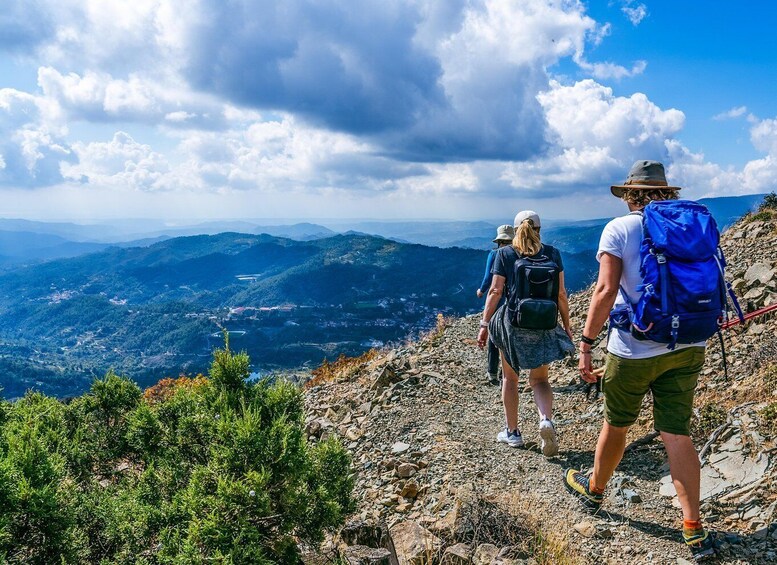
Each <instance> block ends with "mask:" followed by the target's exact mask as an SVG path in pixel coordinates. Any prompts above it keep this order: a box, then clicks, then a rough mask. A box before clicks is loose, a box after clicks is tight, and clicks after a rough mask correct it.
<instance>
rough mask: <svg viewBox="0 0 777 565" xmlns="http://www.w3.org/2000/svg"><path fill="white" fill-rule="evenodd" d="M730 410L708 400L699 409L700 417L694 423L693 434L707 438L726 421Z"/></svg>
mask: <svg viewBox="0 0 777 565" xmlns="http://www.w3.org/2000/svg"><path fill="white" fill-rule="evenodd" d="M727 417H728V412H726V409H725V408H723V407H722V406H720V405H719V404H717V403H715V402H708V403H706V404H704V405H703V406H702V407H701V408H700V409H699V414H698V417H697V418H696V419H695V420H694V421H693V423H692V430H693V432H694V433H693V435H694V436H696V437H698V438H706V437H707V436H709V435H710V434H711V433H712V432H713V431H715V429H716V428H718V427H719V426H721V425H722V424H724V423H725V422H726V418H727Z"/></svg>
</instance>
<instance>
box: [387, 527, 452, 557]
mask: <svg viewBox="0 0 777 565" xmlns="http://www.w3.org/2000/svg"><path fill="white" fill-rule="evenodd" d="M389 533H390V534H391V540H392V541H393V543H394V550H395V551H396V555H397V562H398V565H426V564H427V563H431V561H432V556H433V555H434V554H435V553H436V552H437V550H438V549H439V548H440V546H441V545H442V541H441V540H440V538H438V537H437V536H435V535H434V534H433V533H432V532H430V531H429V530H427V529H425V528H423V527H422V526H420V525H419V524H417V523H416V522H410V521H408V522H399V523H398V524H395V525H394V526H392V527H391V529H390V530H389Z"/></svg>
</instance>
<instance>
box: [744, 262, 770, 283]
mask: <svg viewBox="0 0 777 565" xmlns="http://www.w3.org/2000/svg"><path fill="white" fill-rule="evenodd" d="M774 274H775V270H774V269H773V268H772V266H771V265H769V264H768V263H754V264H753V265H750V268H748V269H747V271H745V277H744V278H745V281H746V282H747V284H748V285H753V284H755V283H756V282H759V283H761V284H766V283H767V282H769V281H770V280H772V279H773V278H774Z"/></svg>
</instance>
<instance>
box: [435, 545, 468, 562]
mask: <svg viewBox="0 0 777 565" xmlns="http://www.w3.org/2000/svg"><path fill="white" fill-rule="evenodd" d="M471 556H472V550H471V549H470V547H469V546H468V545H467V544H465V543H457V544H456V545H452V546H450V547H449V548H447V549H446V550H445V553H443V554H442V561H441V562H440V565H470V563H472V559H471Z"/></svg>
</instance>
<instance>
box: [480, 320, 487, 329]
mask: <svg viewBox="0 0 777 565" xmlns="http://www.w3.org/2000/svg"><path fill="white" fill-rule="evenodd" d="M480 327H481V328H487V327H488V322H486V321H485V320H480Z"/></svg>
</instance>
